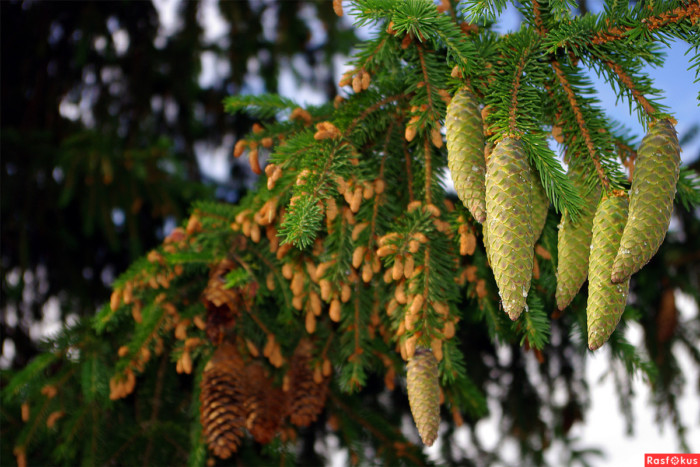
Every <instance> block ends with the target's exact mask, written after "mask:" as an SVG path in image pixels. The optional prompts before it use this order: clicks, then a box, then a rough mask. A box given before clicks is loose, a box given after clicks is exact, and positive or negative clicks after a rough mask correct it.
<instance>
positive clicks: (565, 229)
mask: <svg viewBox="0 0 700 467" xmlns="http://www.w3.org/2000/svg"><path fill="white" fill-rule="evenodd" d="M568 176H569V179H570V180H571V183H572V184H573V185H574V187H576V189H577V190H578V192H579V193H580V194H581V195H582V197H583V207H582V209H581V212H580V215H579V217H578V222H577V223H573V222H571V218H570V217H569V215H568V214H567V213H566V212H564V213H563V214H562V216H561V224H560V225H559V242H558V244H557V246H558V251H559V255H558V256H559V262H558V264H557V292H556V299H557V307H558V308H559V309H560V310H563V309H564V308H566V307H567V306H568V305H569V303H571V300H573V299H574V297H575V296H576V294H577V293H578V291H579V289H581V286H582V285H583V283H584V281H585V280H586V277H588V257H589V255H590V251H591V248H590V247H591V238H592V236H593V231H592V229H593V216H594V215H595V208H596V206H597V205H598V200H599V199H600V186H599V185H597V184H596V186H595V188H594V189H590V188H588V189H587V188H586V186H585V184H584V175H583V169H582V168H581V165H580V164H579V165H578V166H573V165H571V166H569V173H568Z"/></svg>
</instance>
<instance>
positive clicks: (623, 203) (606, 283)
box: [586, 196, 630, 350]
mask: <svg viewBox="0 0 700 467" xmlns="http://www.w3.org/2000/svg"><path fill="white" fill-rule="evenodd" d="M628 204H629V203H628V201H627V197H625V196H610V197H608V198H604V199H603V200H602V201H601V202H600V204H599V205H598V209H597V210H596V213H595V217H594V218H593V239H592V242H591V256H590V261H589V266H588V306H587V308H586V319H587V321H588V347H589V348H590V349H591V350H596V349H597V348H599V347H600V346H601V345H603V344H604V343H605V342H606V341H607V340H608V339H609V338H610V335H611V334H612V333H613V331H614V330H615V328H616V327H617V323H618V322H619V321H620V317H621V316H622V313H623V312H624V311H625V303H627V293H628V291H629V284H630V281H629V278H627V279H625V280H624V282H623V283H622V284H614V283H613V282H612V281H611V280H610V271H611V269H612V265H613V261H614V259H615V253H617V249H618V247H619V246H620V238H622V230H623V229H624V227H625V222H627V211H628Z"/></svg>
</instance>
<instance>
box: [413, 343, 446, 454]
mask: <svg viewBox="0 0 700 467" xmlns="http://www.w3.org/2000/svg"><path fill="white" fill-rule="evenodd" d="M406 379H407V392H408V402H409V405H410V407H411V413H412V414H413V421H414V422H415V424H416V427H417V428H418V433H419V434H420V437H421V439H422V440H423V444H425V445H426V446H432V445H433V443H434V442H435V439H436V438H437V434H438V428H439V426H440V383H439V380H438V363H437V359H436V358H435V356H434V355H433V353H432V352H431V351H430V350H428V349H424V348H418V349H416V353H415V354H414V355H413V358H411V360H409V362H408V368H407V372H406Z"/></svg>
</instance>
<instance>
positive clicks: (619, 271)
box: [612, 120, 681, 282]
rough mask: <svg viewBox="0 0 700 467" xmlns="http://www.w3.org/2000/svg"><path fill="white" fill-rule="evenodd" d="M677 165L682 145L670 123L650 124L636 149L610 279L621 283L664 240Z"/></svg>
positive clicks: (673, 194)
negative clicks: (627, 210)
mask: <svg viewBox="0 0 700 467" xmlns="http://www.w3.org/2000/svg"><path fill="white" fill-rule="evenodd" d="M680 165H681V147H680V145H679V143H678V137H677V136H676V129H675V128H674V127H673V123H671V122H670V121H669V120H660V121H658V122H655V123H652V124H651V125H650V126H649V132H648V133H647V135H646V136H645V137H644V139H643V140H642V144H641V145H640V146H639V151H638V152H637V161H636V163H635V168H634V178H633V180H632V188H631V189H630V215H629V222H628V223H627V225H626V226H625V231H624V233H623V234H622V240H621V241H620V249H619V250H618V252H617V257H616V258H615V263H614V265H613V270H612V280H613V282H622V281H623V280H625V279H627V278H629V277H630V276H631V275H632V274H634V273H635V272H637V271H639V270H640V269H642V267H644V265H645V264H647V262H648V261H649V260H650V259H651V257H652V256H654V254H655V253H656V251H657V250H658V249H659V246H661V243H662V242H663V241H664V237H665V236H666V231H667V230H668V224H669V221H670V220H671V212H673V198H674V197H675V196H676V183H677V182H678V174H679V171H680Z"/></svg>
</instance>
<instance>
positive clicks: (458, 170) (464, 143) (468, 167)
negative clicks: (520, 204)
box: [445, 88, 486, 222]
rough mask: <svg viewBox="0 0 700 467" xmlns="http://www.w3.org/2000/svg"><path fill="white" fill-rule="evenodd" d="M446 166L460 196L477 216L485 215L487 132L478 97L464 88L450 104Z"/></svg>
mask: <svg viewBox="0 0 700 467" xmlns="http://www.w3.org/2000/svg"><path fill="white" fill-rule="evenodd" d="M445 127H446V132H447V166H448V167H449V169H450V173H451V174H452V181H453V182H454V185H455V191H457V196H459V199H460V200H462V203H463V204H464V206H465V207H466V208H467V209H469V212H471V214H472V216H474V219H476V220H477V221H479V222H484V220H485V219H486V201H485V188H484V175H485V173H486V162H485V161H484V133H483V123H482V120H481V111H480V110H479V103H478V102H477V101H476V98H475V97H474V96H473V95H472V94H471V93H470V92H469V90H467V88H462V89H460V90H459V91H457V94H455V95H454V97H453V98H452V100H451V101H450V104H449V105H448V106H447V114H446V116H445Z"/></svg>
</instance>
